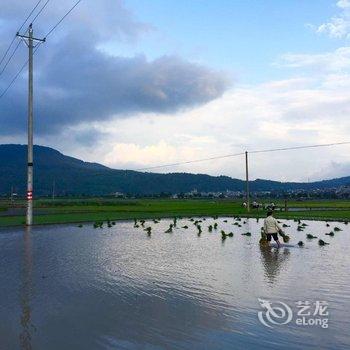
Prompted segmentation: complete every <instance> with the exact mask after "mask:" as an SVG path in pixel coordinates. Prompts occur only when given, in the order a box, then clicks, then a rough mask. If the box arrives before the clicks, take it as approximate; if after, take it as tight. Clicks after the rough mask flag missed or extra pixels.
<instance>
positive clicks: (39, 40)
mask: <svg viewBox="0 0 350 350" xmlns="http://www.w3.org/2000/svg"><path fill="white" fill-rule="evenodd" d="M32 30H33V24H32V23H31V24H30V25H29V31H32ZM31 34H33V33H31ZM31 34H29V35H24V34H20V33H19V32H17V33H16V36H17V37H19V38H22V39H27V40H28V41H29V40H32V42H34V41H37V42H41V43H44V42H45V41H46V38H43V39H40V38H35V37H33V35H31Z"/></svg>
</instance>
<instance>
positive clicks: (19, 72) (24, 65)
mask: <svg viewBox="0 0 350 350" xmlns="http://www.w3.org/2000/svg"><path fill="white" fill-rule="evenodd" d="M41 1H42V0H40V1H39V2H38V4H37V5H36V7H37V6H38V5H39V4H40V2H41ZM49 1H50V0H46V2H45V4H44V5H43V6H42V7H41V9H40V11H39V13H38V14H37V15H36V16H35V18H34V20H36V19H37V17H38V15H40V13H41V12H42V11H43V10H44V8H45V7H46V6H47V4H48V2H49ZM81 2H82V0H79V1H77V2H76V3H75V4H74V5H73V6H72V7H71V8H70V9H69V10H68V11H67V12H66V14H65V15H64V16H63V17H62V18H61V19H60V20H59V21H58V22H57V23H56V24H55V25H54V26H53V27H52V28H51V29H50V30H49V31H48V33H47V34H46V36H45V39H46V38H47V37H48V36H49V35H51V34H52V32H53V31H54V30H55V29H56V28H57V27H58V26H59V25H60V24H61V23H62V22H63V20H64V19H65V18H66V17H67V16H68V15H69V14H70V13H71V12H72V11H73V10H74V9H75V8H76V7H77V6H78V5H79V3H81ZM36 7H35V8H36ZM33 12H34V11H32V12H31V13H33ZM28 18H29V17H28ZM34 20H33V21H34ZM39 46H40V43H39V44H38V46H37V47H36V48H35V50H34V52H33V54H35V52H36V51H37V50H38V48H39ZM28 61H29V60H26V62H25V63H24V64H23V66H22V67H21V68H20V70H19V71H18V72H17V73H16V75H15V76H14V77H13V79H12V80H11V82H10V84H9V85H8V86H7V87H6V89H5V90H4V91H3V92H2V93H1V94H0V99H1V98H2V97H3V96H4V95H5V94H6V93H7V91H8V90H9V89H10V87H11V86H12V85H13V83H14V82H15V81H16V80H17V79H18V77H19V75H20V74H21V73H22V71H23V69H24V68H25V67H26V65H27V64H28Z"/></svg>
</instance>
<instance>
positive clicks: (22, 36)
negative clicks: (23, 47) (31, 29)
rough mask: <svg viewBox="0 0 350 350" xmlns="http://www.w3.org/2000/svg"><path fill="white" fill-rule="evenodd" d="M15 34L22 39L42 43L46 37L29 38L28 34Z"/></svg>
mask: <svg viewBox="0 0 350 350" xmlns="http://www.w3.org/2000/svg"><path fill="white" fill-rule="evenodd" d="M16 36H18V37H19V38H22V39H27V40H29V39H32V40H33V41H39V42H42V43H44V42H45V41H46V38H44V39H39V38H34V37H33V38H30V37H29V36H28V35H22V34H19V33H17V34H16Z"/></svg>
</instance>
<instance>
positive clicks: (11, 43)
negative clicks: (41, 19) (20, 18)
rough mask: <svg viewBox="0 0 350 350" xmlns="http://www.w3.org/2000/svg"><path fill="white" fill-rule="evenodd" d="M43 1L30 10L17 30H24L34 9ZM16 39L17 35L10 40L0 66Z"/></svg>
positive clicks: (40, 0)
mask: <svg viewBox="0 0 350 350" xmlns="http://www.w3.org/2000/svg"><path fill="white" fill-rule="evenodd" d="M41 2H42V0H39V1H38V2H37V3H36V5H35V6H34V7H33V9H32V10H31V11H30V13H29V14H28V16H27V17H26V19H25V20H24V22H23V23H22V25H21V26H20V27H19V29H18V30H17V32H20V31H21V30H22V28H23V27H24V26H25V24H26V23H27V21H28V19H29V18H30V17H31V15H32V14H33V13H34V11H35V10H36V9H37V7H38V6H39V5H40V3H41ZM15 40H16V35H15V36H14V37H13V39H12V41H11V42H10V45H9V46H8V47H7V49H6V51H5V53H4V54H3V56H2V58H1V60H0V66H1V64H2V62H3V61H4V60H5V58H6V56H7V54H8V53H9V52H10V50H11V47H12V45H13V43H14V42H15Z"/></svg>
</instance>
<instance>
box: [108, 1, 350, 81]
mask: <svg viewBox="0 0 350 350" xmlns="http://www.w3.org/2000/svg"><path fill="white" fill-rule="evenodd" d="M125 4H126V6H127V8H128V9H130V11H132V12H133V13H134V14H135V16H136V17H137V18H138V19H139V20H141V21H143V22H146V23H150V24H151V25H152V26H153V27H154V28H153V30H151V31H150V32H148V33H146V34H145V35H144V37H143V38H142V40H140V41H138V42H132V43H130V42H129V43H126V42H123V43H118V44H114V45H112V47H110V49H111V50H112V51H113V52H115V53H117V54H122V55H123V54H124V55H131V54H138V53H143V54H146V55H147V57H149V58H151V59H153V58H156V57H158V56H161V55H165V54H176V55H180V56H183V57H186V58H188V59H190V60H194V61H197V62H201V63H205V64H208V65H210V66H211V67H214V68H217V69H222V70H225V71H228V72H230V74H232V76H233V77H234V78H235V79H236V80H237V81H238V82H239V83H256V82H262V81H266V80H268V79H280V78H286V77H288V76H290V75H292V74H293V72H290V71H288V70H285V69H279V68H277V67H274V66H273V62H274V61H275V60H276V58H277V57H278V56H279V55H281V54H284V53H287V52H291V53H294V52H305V53H309V54H313V53H320V52H324V51H330V50H334V49H336V48H337V47H338V46H339V45H341V44H342V43H343V42H344V41H345V40H344V39H336V40H335V39H333V38H329V37H327V36H325V35H318V34H315V32H314V31H312V30H311V29H310V28H308V26H307V25H308V24H313V25H318V24H321V23H323V22H325V21H327V20H328V18H329V17H332V16H334V15H335V14H337V13H338V12H339V8H337V6H336V2H335V1H332V0H317V1H310V0H303V1H302V0H283V1H281V0H264V1H263V0H259V1H258V0H252V1H247V0H240V1H238V0H231V1H229V0H220V1H210V0H193V1H188V0H179V1H164V0H152V1H144V0H126V1H125Z"/></svg>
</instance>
